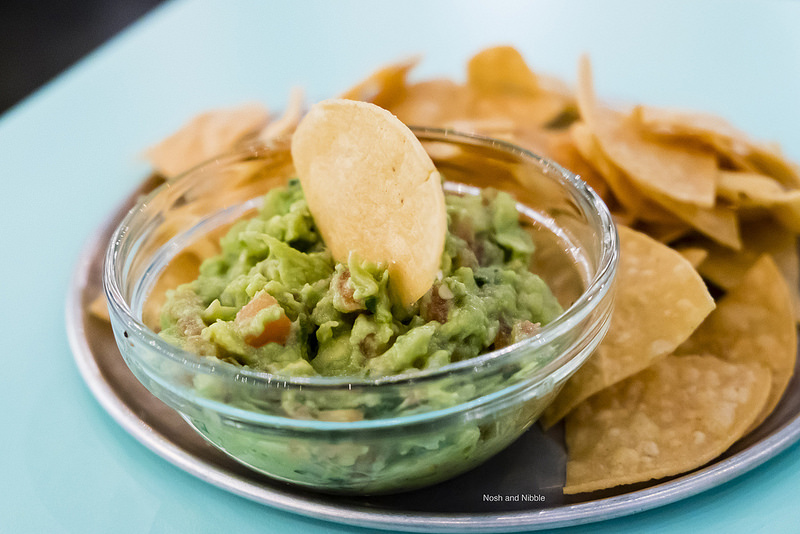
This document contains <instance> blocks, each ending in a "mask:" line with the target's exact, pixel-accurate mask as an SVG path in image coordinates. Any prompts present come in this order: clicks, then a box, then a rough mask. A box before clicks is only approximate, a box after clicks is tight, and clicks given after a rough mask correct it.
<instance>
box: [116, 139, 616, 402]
mask: <svg viewBox="0 0 800 534" xmlns="http://www.w3.org/2000/svg"><path fill="white" fill-rule="evenodd" d="M410 128H411V130H412V131H413V132H414V134H415V135H416V136H417V137H418V138H420V139H421V140H422V141H425V142H442V141H443V142H450V141H458V142H461V143H468V144H472V145H478V146H484V147H489V148H496V149H500V150H501V151H505V152H508V153H511V154H514V155H515V156H517V157H520V158H522V159H525V160H531V161H532V162H534V163H535V164H536V165H537V167H538V168H539V169H541V171H542V173H543V174H544V175H545V176H547V177H548V178H550V179H554V180H556V181H558V182H559V183H560V184H561V185H562V186H565V187H566V188H567V189H568V192H569V195H570V197H571V198H572V200H573V201H574V202H575V203H576V204H578V205H579V206H580V209H581V212H582V213H585V214H586V215H587V217H589V218H593V219H595V222H596V223H597V224H596V225H593V226H595V227H596V228H598V229H599V233H598V237H599V242H600V258H599V262H598V268H597V270H596V272H595V274H594V276H593V277H592V278H591V279H590V280H589V281H588V283H587V285H586V287H585V289H584V290H583V291H582V293H581V294H580V296H579V297H578V298H577V299H576V300H575V302H573V303H572V304H571V305H570V306H569V307H568V308H567V309H566V310H564V311H563V312H562V313H561V314H560V315H559V316H558V317H556V318H555V319H554V320H553V321H551V322H549V323H548V324H546V325H544V326H542V328H541V329H540V330H539V331H538V332H537V333H536V334H534V335H533V336H531V337H528V338H526V339H523V340H521V341H519V342H517V343H514V344H512V345H509V346H506V347H503V348H501V349H497V350H493V351H490V352H486V353H483V354H480V355H478V356H475V357H473V358H468V359H466V360H460V361H457V362H453V363H450V364H447V365H444V366H442V367H440V368H436V369H427V370H415V371H413V372H404V373H399V374H394V375H387V376H381V377H375V378H367V377H347V376H344V377H342V376H290V375H280V374H273V373H268V372H265V371H257V370H253V369H250V368H246V367H237V366H234V365H232V364H229V363H226V362H223V361H221V360H216V359H212V358H209V357H202V356H200V355H197V354H194V353H192V352H189V351H186V350H184V349H182V348H180V347H177V346H174V345H172V344H170V343H168V342H167V341H166V340H164V339H163V338H162V337H161V336H160V335H159V334H157V333H156V332H155V331H153V330H152V329H150V328H149V327H147V326H146V325H145V324H144V323H143V322H142V321H141V319H139V318H137V317H136V316H135V314H134V313H133V311H132V309H131V306H130V305H129V304H128V302H127V300H126V299H125V298H124V297H123V292H122V290H121V288H120V284H119V280H118V279H117V276H116V265H117V260H118V257H119V253H120V251H119V249H120V246H121V244H122V243H123V241H124V239H125V238H126V235H127V233H128V231H129V227H130V223H131V221H132V220H134V218H135V217H136V215H137V213H138V212H139V211H141V209H143V208H144V207H145V206H146V205H147V204H148V203H150V202H151V201H152V199H153V198H155V197H156V196H157V195H159V194H160V193H161V192H163V191H165V190H167V188H171V187H177V186H178V185H179V184H183V183H185V182H186V181H187V180H191V179H193V177H194V174H196V173H198V172H201V171H204V170H207V169H210V168H212V167H213V166H219V165H224V164H225V163H229V162H233V161H236V160H237V158H241V157H243V156H246V155H248V154H249V155H254V156H260V155H262V154H264V153H265V150H266V153H269V151H271V150H272V147H271V146H267V145H265V144H263V143H259V142H256V143H251V144H250V145H247V146H244V147H239V148H236V149H234V150H231V151H228V152H226V153H223V154H220V155H218V156H216V157H214V158H211V159H209V160H206V161H204V162H202V163H200V164H198V165H196V166H194V167H192V168H190V169H188V170H186V171H184V172H183V173H181V174H180V175H178V176H176V177H175V178H173V179H171V180H170V181H169V182H166V183H164V184H161V185H160V186H158V187H156V188H155V189H154V190H153V191H151V192H150V193H149V194H147V195H145V196H144V197H142V198H140V199H139V200H138V201H137V202H136V203H135V204H134V205H133V206H132V207H131V209H130V210H129V211H128V212H127V213H126V215H125V216H124V217H123V219H122V220H121V221H120V223H119V224H118V225H117V227H116V228H115V229H114V231H113V232H112V234H111V238H110V240H109V243H108V246H107V248H106V252H105V255H104V262H103V292H104V294H105V296H106V300H107V301H108V304H109V311H110V313H111V314H112V315H117V316H119V318H120V319H122V320H123V322H124V323H125V325H126V335H131V333H133V334H135V335H137V336H138V337H139V338H140V339H141V340H143V341H144V342H145V343H147V344H148V345H149V347H150V348H151V349H152V350H155V351H156V352H157V353H159V354H160V355H161V356H163V357H165V358H167V359H169V360H172V361H173V362H176V363H179V364H181V365H182V366H185V367H187V368H189V369H192V370H195V371H203V372H205V373H208V374H211V375H215V376H218V377H228V378H230V379H234V380H236V381H238V382H242V381H246V382H248V383H262V384H264V385H265V386H269V387H276V386H277V387H282V388H287V389H288V388H292V387H297V388H303V389H305V390H309V389H320V390H329V389H340V388H342V387H346V388H348V389H351V388H353V387H358V388H373V387H377V386H380V385H383V384H394V385H402V384H409V385H410V384H414V385H418V384H420V383H422V382H428V381H432V380H438V379H440V378H443V377H446V376H453V375H457V374H459V373H463V372H467V373H469V372H470V370H472V371H473V372H476V371H479V370H483V369H485V368H489V367H490V366H492V365H493V364H497V365H500V364H505V363H509V362H507V361H506V356H507V355H509V354H516V353H518V352H522V351H526V349H528V350H530V349H535V348H539V347H543V346H546V345H547V344H548V343H549V342H551V341H552V340H555V339H558V338H559V337H561V336H562V335H564V334H566V333H567V332H568V331H569V330H570V329H571V328H572V327H573V326H574V325H575V324H576V323H579V322H580V321H581V320H582V319H584V318H585V317H586V315H588V314H589V313H590V312H591V311H592V310H593V309H594V307H595V306H597V304H598V303H599V302H602V301H603V297H604V296H605V295H606V293H608V291H610V289H611V287H612V286H613V282H614V279H615V276H616V268H617V265H618V262H619V236H618V234H617V230H616V226H615V224H614V221H613V219H612V216H611V213H610V211H609V209H608V207H607V206H606V204H605V203H604V202H603V201H602V199H601V198H600V196H599V195H598V194H597V193H596V192H595V191H594V190H593V189H592V188H591V187H590V186H589V185H588V184H587V183H586V182H584V181H583V180H582V179H581V178H580V176H579V175H577V174H575V173H573V172H572V171H569V170H568V169H566V168H564V167H563V166H561V165H559V164H558V163H556V162H554V161H552V160H549V159H546V158H544V157H542V156H539V155H537V154H535V153H534V152H532V151H530V150H527V149H525V148H522V147H520V146H518V145H516V144H514V143H511V142H508V141H505V140H501V139H496V138H492V137H488V136H485V135H480V134H476V133H465V132H459V131H457V130H454V129H449V128H433V127H417V126H411V127H410ZM112 324H113V323H112ZM570 360H571V358H567V359H565V358H564V354H559V355H557V356H556V357H555V358H553V359H552V360H551V361H549V362H548V363H547V364H545V365H543V366H541V367H540V368H538V369H536V371H535V372H534V373H533V375H532V376H531V377H530V378H529V380H528V383H530V382H531V381H534V382H538V381H540V380H542V379H544V378H546V377H548V376H550V375H551V374H552V373H553V372H555V371H556V370H558V369H559V368H561V367H562V366H563V365H565V364H567V363H568V362H569V361H570Z"/></svg>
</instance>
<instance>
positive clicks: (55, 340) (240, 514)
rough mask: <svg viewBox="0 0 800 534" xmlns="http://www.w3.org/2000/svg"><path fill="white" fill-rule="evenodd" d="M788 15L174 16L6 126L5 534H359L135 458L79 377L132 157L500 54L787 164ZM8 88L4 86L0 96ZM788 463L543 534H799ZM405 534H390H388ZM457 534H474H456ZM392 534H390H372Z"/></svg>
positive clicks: (284, 11) (505, 9) (517, 10)
mask: <svg viewBox="0 0 800 534" xmlns="http://www.w3.org/2000/svg"><path fill="white" fill-rule="evenodd" d="M798 28H800V3H795V2H788V1H786V2H780V1H758V2H756V1H730V0H725V1H707V0H701V1H697V0H693V1H669V2H666V1H664V2H641V1H635V0H631V1H625V0H613V1H604V2H591V1H580V0H567V1H523V0H519V1H511V0H492V1H491V2H488V1H455V0H453V1H444V0H411V1H409V0H406V1H396V2H387V1H377V2H366V1H355V0H350V1H339V2H328V1H323V0H315V1H311V0H302V1H296V2H290V1H282V2H278V1H271V2H268V1H257V0H239V1H236V2H225V1H221V0H220V1H212V0H177V1H174V2H171V3H167V4H166V5H164V6H163V7H161V8H158V9H156V10H155V11H154V12H152V13H151V14H150V15H148V16H146V17H145V18H144V19H143V20H141V21H140V22H138V23H137V24H135V25H134V26H133V27H132V28H130V29H129V30H127V31H125V32H124V33H123V34H122V35H120V36H119V37H118V38H115V39H114V40H113V41H111V42H110V43H108V44H107V45H105V46H103V47H102V48H101V49H99V50H98V51H97V52H95V53H93V54H91V55H90V56H88V57H87V58H85V59H84V60H83V61H81V62H80V63H78V64H77V65H76V66H74V67H73V68H71V69H70V70H69V71H67V72H66V73H65V74H63V75H61V76H60V77H58V78H57V79H55V80H54V81H53V82H52V83H50V84H48V85H47V86H45V87H44V88H43V89H41V90H40V91H38V92H37V93H35V94H34V95H32V96H31V97H29V98H27V99H26V100H24V101H23V102H21V103H20V104H19V105H17V106H16V107H14V108H12V109H11V110H10V111H8V112H7V113H5V114H4V115H3V116H2V117H0V179H2V190H0V240H1V241H0V251H2V252H1V253H0V254H2V262H0V280H1V281H2V282H0V284H1V285H0V288H2V293H0V295H1V296H2V304H3V305H2V307H1V309H0V314H2V320H0V325H2V326H0V329H2V335H1V336H0V337H1V338H2V339H4V340H5V347H6V350H5V352H4V355H3V358H4V361H5V362H6V363H5V364H4V371H3V372H2V373H0V401H2V405H4V406H6V407H7V408H8V409H7V410H5V411H4V413H3V417H2V421H3V423H2V439H0V451H2V454H0V474H1V475H0V480H2V484H0V532H4V533H5V532H8V533H34V532H35V533H42V532H47V533H58V532H80V533H105V532H115V533H141V532H151V533H161V532H187V533H193V534H199V533H203V532H241V533H248V532H253V533H255V532H280V533H284V532H285V533H292V532H302V533H304V534H310V533H316V532H348V533H350V532H352V533H357V532H366V531H367V530H366V529H363V528H360V527H356V526H352V525H346V524H341V523H336V522H329V521H326V520H321V519H318V518H314V517H306V516H303V515H300V514H295V513H291V512H287V511H283V510H279V509H278V508H276V507H272V506H268V505H264V504H260V503H257V502H253V501H251V500H248V499H246V498H243V497H240V496H238V495H235V494H233V493H230V492H228V491H226V490H224V489H220V488H218V487H217V486H215V485H212V484H210V483H207V482H205V481H203V480H201V479H199V478H197V477H195V476H192V475H190V474H188V473H186V472H185V471H183V470H182V469H180V468H179V467H176V466H175V465H173V464H172V463H170V462H168V461H167V460H165V459H163V458H162V457H160V456H158V455H157V454H154V453H153V452H151V451H150V450H149V449H148V448H146V447H144V446H143V445H142V444H141V443H140V442H139V441H137V440H136V439H134V438H133V437H131V435H129V433H128V432H126V431H125V430H123V428H122V427H121V426H120V425H118V424H117V422H116V421H115V420H114V419H113V418H112V417H111V416H109V415H108V414H107V412H106V411H105V410H104V409H103V408H102V407H101V405H100V404H99V403H98V402H97V400H96V399H95V397H94V396H93V395H92V393H91V392H90V389H89V388H88V387H87V385H86V384H85V382H84V381H83V379H82V377H81V375H80V373H79V371H78V368H77V366H76V364H75V361H74V359H73V355H72V353H71V350H70V347H69V344H68V341H67V333H66V327H65V312H64V310H65V299H66V295H67V292H68V287H69V285H70V280H71V276H72V273H73V271H74V269H75V267H76V265H77V264H78V260H79V255H80V251H81V249H82V246H83V245H84V243H85V242H86V240H87V239H88V238H89V237H90V236H91V235H92V234H93V232H94V231H95V230H96V228H98V226H99V225H101V224H102V223H103V221H104V220H105V219H106V217H107V216H108V215H109V214H110V213H111V212H112V211H113V210H114V208H115V206H117V205H118V204H119V203H120V202H121V201H122V200H123V199H124V198H125V197H126V196H127V195H128V194H129V193H130V192H131V191H132V190H133V189H134V188H135V187H136V186H137V184H138V183H139V182H140V181H141V180H142V179H143V177H145V176H146V175H147V174H148V165H147V163H146V162H145V161H144V160H143V159H142V157H141V153H142V151H143V150H144V149H145V148H146V147H147V146H149V145H150V144H151V143H153V142H154V141H156V140H159V139H160V138H162V137H163V136H165V135H166V134H168V133H169V132H171V131H173V130H174V129H175V128H176V127H178V126H179V125H180V124H182V123H183V122H184V121H185V120H187V119H188V118H189V117H191V116H193V115H194V114H196V113H198V112H200V111H203V110H206V109H209V108H214V107H222V106H228V105H233V104H238V103H243V102H248V101H260V102H263V103H265V104H266V105H267V106H268V107H270V108H272V109H280V108H282V107H284V106H285V105H286V103H287V98H288V95H289V92H290V89H291V88H293V87H302V88H303V89H304V90H305V92H306V97H307V100H309V101H315V100H319V99H322V98H325V97H329V96H334V95H336V94H338V93H340V92H341V91H342V90H344V89H345V88H347V87H349V86H350V85H351V84H352V83H353V82H355V81H357V80H359V79H361V78H362V77H363V76H365V75H366V74H367V73H369V72H371V71H372V70H373V69H375V68H376V67H378V66H380V65H382V64H385V63H387V62H390V61H393V60H397V59H402V58H406V57H408V56H410V55H413V54H421V55H422V57H423V60H422V62H421V63H420V65H419V67H418V68H417V69H416V70H415V71H414V76H415V77H418V78H425V77H431V76H448V77H454V78H462V77H463V75H464V74H463V73H464V65H465V62H466V60H467V59H468V58H469V57H470V56H471V55H472V54H473V53H475V52H476V51H478V50H480V49H481V48H483V47H485V46H488V45H492V44H512V45H514V46H516V47H517V48H518V49H519V50H520V51H521V52H522V53H523V54H524V55H525V57H526V59H527V60H528V61H529V63H530V64H531V65H532V66H533V67H534V68H535V69H536V70H537V71H540V72H545V73H550V74H553V75H556V76H558V77H560V78H562V79H564V80H566V81H567V82H569V83H572V82H574V81H575V79H576V71H577V63H578V58H579V57H580V55H581V54H583V53H588V54H590V56H591V58H592V61H593V65H594V72H595V78H596V89H597V92H598V93H599V94H601V95H603V96H604V97H607V98H608V99H611V100H614V101H619V102H646V103H649V104H654V105H662V106H671V107H682V108H690V109H698V110H705V111H709V112H714V113H717V114H720V115H722V116H724V117H726V118H728V119H729V120H730V121H731V122H732V123H733V124H735V125H736V126H738V127H739V128H741V129H743V130H745V131H747V132H749V133H750V134H752V135H753V136H754V137H756V138H758V139H763V140H768V141H776V142H779V143H780V144H781V145H782V146H783V149H784V151H785V152H786V153H787V154H788V155H789V156H791V157H792V158H793V159H794V160H800V127H798V125H800V104H799V103H798V102H799V101H800V32H799V31H798ZM0 83H2V80H0ZM797 488H800V448H799V447H798V446H795V445H792V446H790V447H788V448H787V449H786V450H784V451H782V452H781V453H779V454H777V455H776V456H775V457H774V458H771V459H769V460H768V461H766V462H765V463H763V464H762V465H759V466H757V467H755V468H754V469H753V470H751V471H749V472H747V473H744V474H742V475H741V476H738V477H735V478H733V479H732V480H730V481H728V482H726V483H724V484H721V485H719V486H717V487H714V488H711V489H709V490H707V491H704V492H702V493H700V494H699V495H695V496H692V497H690V498H687V499H681V500H678V501H677V502H674V503H671V504H668V505H665V506H661V507H657V508H654V509H650V510H645V511H641V512H639V513H634V514H631V515H627V516H625V517H620V518H615V519H610V520H606V521H601V522H597V523H593V524H591V525H590V526H586V525H584V526H573V527H568V528H564V529H560V530H558V532H559V533H561V534H568V533H569V534H571V533H573V532H585V531H588V530H591V531H592V532H602V533H612V532H620V531H636V532H639V531H642V532H661V533H679V532H680V533H683V532H686V531H691V532H694V533H701V532H702V533H706V532H708V533H711V532H714V533H716V532H747V533H753V532H798V531H800V520H798V519H797V509H798V508H800V491H798V489H797ZM400 526H401V525H398V526H397V528H400ZM463 527H464V529H465V530H467V529H468V528H469V525H468V524H465V525H464V526H463ZM387 528H389V527H387Z"/></svg>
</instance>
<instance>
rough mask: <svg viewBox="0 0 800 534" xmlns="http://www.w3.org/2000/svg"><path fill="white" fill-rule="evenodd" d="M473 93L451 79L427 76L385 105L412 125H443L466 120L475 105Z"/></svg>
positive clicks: (441, 126)
mask: <svg viewBox="0 0 800 534" xmlns="http://www.w3.org/2000/svg"><path fill="white" fill-rule="evenodd" d="M472 101H473V95H472V94H471V93H470V92H469V91H467V89H466V88H465V87H464V86H463V85H459V84H457V83H455V82H453V81H451V80H445V79H441V80H428V81H424V82H420V83H415V84H413V85H410V86H408V87H407V88H406V90H405V91H404V92H403V95H402V97H401V98H400V99H399V100H398V101H397V102H394V103H393V104H391V105H389V106H387V107H386V109H387V110H389V111H391V112H392V113H394V114H395V116H396V117H397V118H398V119H400V120H401V121H402V122H404V123H405V124H408V125H409V126H435V127H440V128H443V127H445V126H447V123H448V122H450V121H456V120H464V119H467V118H469V117H471V115H470V110H471V109H472Z"/></svg>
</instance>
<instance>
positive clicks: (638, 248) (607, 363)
mask: <svg viewBox="0 0 800 534" xmlns="http://www.w3.org/2000/svg"><path fill="white" fill-rule="evenodd" d="M618 230H619V236H620V258H619V267H618V268H617V286H616V297H615V301H614V312H613V313H612V315H611V325H610V327H609V330H608V334H607V335H606V337H605V339H604V340H603V341H602V342H601V344H600V346H599V347H598V348H597V350H596V351H595V353H594V354H593V355H592V356H590V357H589V359H588V360H587V361H586V363H585V364H584V365H583V366H582V367H581V368H580V369H578V371H577V372H576V373H575V374H574V375H573V376H572V377H571V378H570V379H569V380H568V381H567V383H566V384H564V387H563V389H562V390H561V392H560V393H559V395H558V396H557V397H556V399H555V401H554V402H553V403H552V404H551V405H550V406H548V407H547V409H546V410H545V412H544V415H543V417H542V423H543V425H544V426H545V427H546V428H547V427H550V426H552V425H553V424H555V423H556V422H558V421H559V420H560V419H561V418H562V417H564V416H565V415H567V414H568V413H569V412H570V410H572V409H573V408H574V407H575V406H577V405H578V404H580V403H581V402H582V401H583V400H585V399H587V398H588V397H590V396H591V395H593V394H595V393H597V392H598V391H600V390H602V389H604V388H606V387H608V386H610V385H612V384H615V383H617V382H619V381H621V380H623V379H625V378H627V377H629V376H631V375H634V374H636V373H638V372H639V371H641V370H642V369H645V368H647V367H649V366H650V365H652V364H653V363H655V362H656V361H658V360H659V359H660V358H663V357H664V356H666V355H667V354H670V353H671V352H672V351H674V350H675V348H676V347H678V345H680V344H681V343H683V342H684V341H686V339H687V338H688V337H689V335H690V334H691V333H692V332H693V331H694V330H695V328H697V326H698V325H699V324H700V323H701V322H702V321H703V319H705V318H706V316H707V315H708V314H709V313H710V312H711V310H712V309H714V300H713V299H712V298H711V295H710V294H709V293H708V290H707V289H706V285H705V283H704V282H703V280H702V279H701V278H700V275H698V274H697V271H695V270H694V268H693V267H692V265H691V264H690V263H689V262H688V261H686V260H685V259H684V258H683V256H681V255H680V254H679V253H678V252H676V251H674V250H672V249H671V248H669V247H667V246H665V245H662V244H661V243H658V242H657V241H655V240H653V239H651V238H650V237H648V236H646V235H644V234H642V233H640V232H636V231H635V230H631V229H629V228H625V227H619V228H618Z"/></svg>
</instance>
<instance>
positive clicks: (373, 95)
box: [339, 56, 420, 108]
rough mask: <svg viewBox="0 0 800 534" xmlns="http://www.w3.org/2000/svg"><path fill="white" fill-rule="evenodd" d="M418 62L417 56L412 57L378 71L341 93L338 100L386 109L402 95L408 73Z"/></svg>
mask: <svg viewBox="0 0 800 534" xmlns="http://www.w3.org/2000/svg"><path fill="white" fill-rule="evenodd" d="M419 60H420V57H419V56H414V57H411V58H409V59H406V60H404V61H399V62H397V63H393V64H391V65H387V66H385V67H383V68H381V69H378V70H377V71H375V72H374V73H372V74H370V75H369V76H368V77H367V78H366V79H365V80H363V81H361V82H359V83H358V84H356V85H355V86H353V87H351V88H350V89H348V90H347V91H345V92H344V93H342V95H341V96H339V98H344V99H347V100H360V101H362V102H370V103H372V104H375V105H376V106H380V107H382V108H388V107H389V106H391V105H392V104H394V103H396V102H397V100H398V99H400V97H401V96H402V95H403V92H404V91H405V89H406V78H407V77H408V73H409V71H410V70H411V69H413V68H414V67H415V66H416V65H417V63H419Z"/></svg>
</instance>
